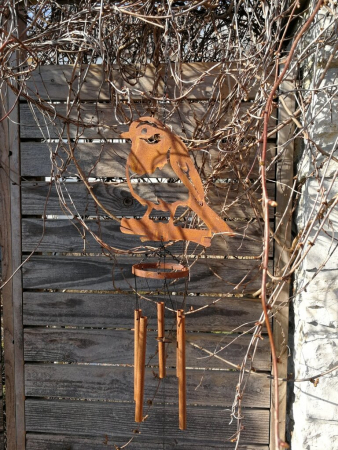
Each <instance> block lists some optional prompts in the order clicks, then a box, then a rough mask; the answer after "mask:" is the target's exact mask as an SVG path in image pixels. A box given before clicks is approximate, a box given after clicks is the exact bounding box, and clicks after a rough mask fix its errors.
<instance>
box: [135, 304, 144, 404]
mask: <svg viewBox="0 0 338 450" xmlns="http://www.w3.org/2000/svg"><path fill="white" fill-rule="evenodd" d="M141 316H142V309H135V311H134V400H136V385H137V361H138V345H139V333H140V317H141Z"/></svg>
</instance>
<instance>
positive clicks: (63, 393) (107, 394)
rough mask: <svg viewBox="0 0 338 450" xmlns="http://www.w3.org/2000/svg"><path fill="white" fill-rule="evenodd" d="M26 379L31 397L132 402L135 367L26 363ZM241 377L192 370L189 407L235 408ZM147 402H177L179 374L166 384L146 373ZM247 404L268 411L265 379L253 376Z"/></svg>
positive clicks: (170, 375) (170, 373)
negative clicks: (233, 406) (232, 406)
mask: <svg viewBox="0 0 338 450" xmlns="http://www.w3.org/2000/svg"><path fill="white" fill-rule="evenodd" d="M155 372H157V370H156V369H155ZM25 376H26V378H25V380H26V382H25V387H26V391H25V392H26V396H33V397H63V398H77V399H91V400H104V401H115V402H133V395H134V373H133V368H132V367H111V366H93V365H77V364H33V365H32V364H26V366H25ZM238 376H239V375H238V373H236V372H224V371H215V370H209V371H203V372H201V371H196V370H187V404H188V405H200V406H223V407H225V406H231V405H232V403H233V400H234V396H235V394H236V386H237V383H238ZM144 398H145V401H146V402H147V400H152V401H153V402H154V403H155V404H163V403H171V404H178V391H177V377H176V370H175V369H167V375H166V378H165V379H164V380H163V381H162V382H161V383H159V379H158V378H157V377H155V376H154V373H153V370H152V369H148V370H146V374H145V392H144ZM242 405H243V406H244V407H255V408H269V406H270V380H269V379H268V378H267V376H266V375H263V374H251V375H250V378H249V380H248V384H247V386H246V389H245V395H244V397H243V403H242Z"/></svg>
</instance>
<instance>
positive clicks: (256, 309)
mask: <svg viewBox="0 0 338 450" xmlns="http://www.w3.org/2000/svg"><path fill="white" fill-rule="evenodd" d="M150 298H152V299H153V300H155V301H165V302H166V304H167V306H168V307H169V306H171V303H170V301H169V300H168V297H165V296H157V297H150ZM216 300H217V297H205V296H188V297H186V299H185V309H186V310H187V311H192V310H197V309H198V308H203V307H205V306H206V305H211V303H212V302H214V301H216ZM171 301H172V303H173V304H174V306H176V305H181V304H183V301H184V298H183V297H180V296H172V297H171ZM141 303H142V311H143V314H144V315H145V316H147V317H148V326H149V327H150V328H157V312H156V307H155V304H154V303H152V302H147V301H142V302H141ZM134 307H135V296H134V295H133V294H129V295H122V294H84V293H77V294H76V293H74V294H69V293H63V292H29V291H28V292H24V294H23V322H24V325H34V326H37V325H54V326H67V325H68V326H70V325H72V326H79V327H81V326H82V327H102V328H128V327H131V326H133V325H132V324H131V317H132V310H133V308H134ZM260 314H261V304H260V299H245V298H244V299H242V298H235V297H232V298H231V297H223V298H222V299H221V301H218V302H217V303H215V304H214V305H211V306H209V307H207V308H204V309H201V310H200V311H196V312H195V313H193V314H188V315H187V320H186V329H187V330H188V331H231V330H233V329H235V328H237V327H241V328H240V331H246V330H249V329H250V328H251V327H252V326H253V323H254V322H255V321H256V320H258V319H259V317H260ZM166 317H167V319H168V322H167V327H169V326H170V327H171V322H169V318H170V317H172V313H171V312H169V311H166ZM169 324H170V325H169Z"/></svg>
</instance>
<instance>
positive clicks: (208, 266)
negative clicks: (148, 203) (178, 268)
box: [23, 256, 261, 294]
mask: <svg viewBox="0 0 338 450" xmlns="http://www.w3.org/2000/svg"><path fill="white" fill-rule="evenodd" d="M137 261H140V259H136V258H130V257H119V258H117V259H116V260H115V262H114V261H111V260H109V259H108V258H107V257H104V256H97V257H94V256H93V257H92V256H91V257H89V256H86V257H84V256H65V257H62V256H33V257H32V258H30V260H29V261H28V262H27V263H26V264H25V265H24V267H23V286H24V288H26V289H80V290H86V289H88V290H91V291H92V290H100V291H105V290H107V291H112V290H117V289H121V290H128V291H131V290H133V289H134V287H135V279H134V275H132V273H131V269H132V265H133V264H135V263H136V262H137ZM260 265H261V264H260V261H259V260H242V259H213V258H200V259H198V260H196V261H194V265H193V267H192V268H191V271H190V280H189V283H188V292H194V293H217V292H218V293H223V294H225V293H229V292H231V293H232V294H241V293H244V292H246V293H249V292H255V291H256V290H257V289H259V286H260V277H261V270H260ZM241 282H242V284H241V285H240V286H239V283H241ZM169 287H170V290H171V291H174V290H175V292H182V291H184V289H185V280H184V279H183V278H182V279H179V280H176V281H175V282H173V284H171V285H170V286H169ZM137 288H138V290H139V291H148V292H149V289H156V290H159V289H161V288H162V289H163V283H162V282H160V283H159V280H153V279H148V280H147V282H145V281H144V280H143V279H140V278H138V279H137Z"/></svg>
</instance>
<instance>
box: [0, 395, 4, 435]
mask: <svg viewBox="0 0 338 450" xmlns="http://www.w3.org/2000/svg"><path fill="white" fill-rule="evenodd" d="M3 407H4V405H3V400H2V399H0V432H1V433H2V432H3V431H4V416H3Z"/></svg>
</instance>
